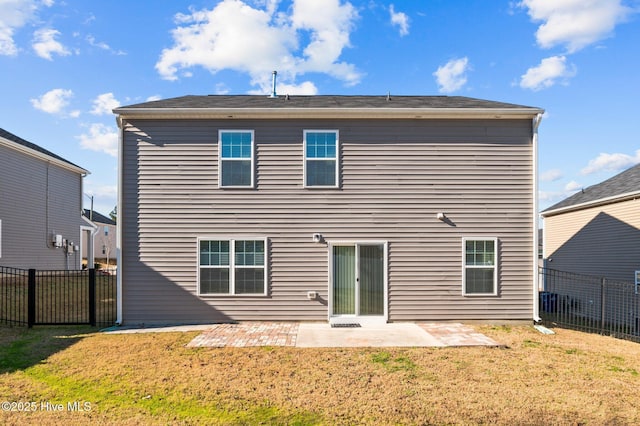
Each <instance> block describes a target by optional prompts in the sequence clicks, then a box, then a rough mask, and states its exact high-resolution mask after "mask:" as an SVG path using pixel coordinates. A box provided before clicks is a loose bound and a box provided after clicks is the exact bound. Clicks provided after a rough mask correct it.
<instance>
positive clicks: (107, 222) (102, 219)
mask: <svg viewBox="0 0 640 426" xmlns="http://www.w3.org/2000/svg"><path fill="white" fill-rule="evenodd" d="M82 215H83V216H84V217H86V218H87V219H89V218H90V217H91V210H89V209H83V210H82ZM93 221H94V222H96V223H104V224H105V225H115V224H116V223H115V222H114V221H113V220H111V218H108V217H107V216H105V215H102V214H100V213H98V212H97V211H95V210H94V211H93Z"/></svg>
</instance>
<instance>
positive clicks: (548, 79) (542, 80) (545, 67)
mask: <svg viewBox="0 0 640 426" xmlns="http://www.w3.org/2000/svg"><path fill="white" fill-rule="evenodd" d="M575 75H576V67H575V66H574V65H570V66H567V58H566V57H565V56H551V57H549V58H544V59H543V60H542V61H540V64H539V65H538V66H536V67H532V68H529V69H528V70H527V72H526V73H525V74H524V75H522V77H521V78H520V87H522V88H523V89H531V90H541V89H547V88H549V87H551V86H553V85H554V84H556V83H557V82H558V81H560V82H562V83H566V82H567V80H568V79H569V78H571V77H573V76H575Z"/></svg>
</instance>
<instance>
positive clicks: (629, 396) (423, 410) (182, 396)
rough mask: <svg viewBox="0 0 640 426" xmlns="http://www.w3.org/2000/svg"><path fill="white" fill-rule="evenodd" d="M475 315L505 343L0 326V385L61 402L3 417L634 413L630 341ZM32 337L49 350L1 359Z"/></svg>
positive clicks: (569, 418)
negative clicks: (207, 342)
mask: <svg viewBox="0 0 640 426" xmlns="http://www.w3.org/2000/svg"><path fill="white" fill-rule="evenodd" d="M476 328H477V330H478V331H480V332H482V333H484V334H486V335H488V336H489V337H491V338H493V339H495V340H496V341H498V342H500V343H503V344H505V345H506V346H507V347H506V348H486V347H473V348H366V349H362V348H354V349H340V348H338V349H301V348H292V347H277V348H275V347H261V348H186V347H185V345H186V344H187V343H188V342H189V341H190V340H191V339H192V338H193V337H195V336H196V335H197V333H167V334H165V333H153V334H151V333H150V334H120V335H105V334H99V333H89V334H87V332H86V330H66V332H65V333H66V334H65V333H60V331H56V330H55V329H48V328H43V329H34V330H22V331H20V332H15V331H13V332H7V329H0V342H1V343H3V347H4V346H5V345H6V344H8V345H10V346H11V345H13V346H12V347H13V348H14V349H13V352H12V351H8V352H7V351H5V352H0V365H3V366H4V367H2V368H1V369H0V393H1V394H2V395H3V399H4V400H7V401H25V402H27V401H34V402H36V403H38V404H41V403H42V401H45V402H47V401H49V402H51V403H53V404H63V405H64V407H65V409H64V410H61V411H57V412H51V411H47V410H44V409H38V410H35V411H34V412H27V413H25V412H15V411H13V412H11V411H2V412H0V423H2V424H24V423H25V422H28V423H42V424H51V423H60V424H62V423H66V424H83V423H86V422H88V421H90V422H94V423H118V424H141V423H144V424H167V423H172V424H196V423H198V424H199V423H207V424H258V423H260V424H301V425H307V424H345V425H352V424H481V423H492V424H582V423H589V424H605V423H606V424H634V423H636V424H637V423H640V413H639V411H638V395H640V377H639V376H638V373H639V369H640V345H638V344H637V343H631V342H626V341H622V340H616V339H613V338H610V337H602V336H598V335H591V334H586V333H580V332H575V331H569V330H561V329H560V330H556V332H557V334H556V335H551V336H548V335H542V334H540V333H538V332H537V331H535V330H534V329H533V328H531V327H490V326H482V327H476ZM9 330H16V329H9ZM32 333H39V334H38V339H34V338H33V335H32ZM65 336H66V337H65ZM65 338H67V339H71V340H70V341H69V342H71V344H69V345H60V346H58V348H57V349H52V348H53V347H55V346H56V345H55V344H54V343H55V342H59V341H60V340H64V339H65ZM47 340H49V341H53V342H54V343H51V344H48V345H47V344H43V343H42V341H47ZM16 342H18V344H17V345H16ZM20 342H22V343H20ZM52 345H53V346H52ZM34 348H36V351H40V350H42V351H44V352H43V353H42V354H41V355H39V356H32V357H31V361H29V362H27V363H23V364H20V363H18V364H16V363H15V361H7V358H13V357H15V356H19V355H20V353H21V351H22V352H23V353H24V352H28V351H30V350H33V349H34ZM38 348H39V349H38ZM3 362H4V363H3ZM70 402H71V403H72V404H73V403H75V402H80V403H88V404H89V408H90V410H84V411H78V410H69V409H68V407H67V404H68V403H70ZM73 407H74V406H73V405H72V406H71V408H73ZM39 408H40V406H39ZM44 408H46V405H45V406H44Z"/></svg>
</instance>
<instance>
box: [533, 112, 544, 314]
mask: <svg viewBox="0 0 640 426" xmlns="http://www.w3.org/2000/svg"><path fill="white" fill-rule="evenodd" d="M541 121H542V113H541V112H540V113H538V114H537V115H536V116H535V118H534V119H533V137H532V138H531V141H532V150H533V215H532V217H533V268H532V269H533V280H532V281H533V289H532V291H533V321H534V322H535V323H538V322H541V321H542V318H540V296H539V295H538V286H539V283H538V278H539V277H538V244H539V242H538V128H539V127H540V122H541Z"/></svg>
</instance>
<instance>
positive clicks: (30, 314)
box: [27, 269, 36, 328]
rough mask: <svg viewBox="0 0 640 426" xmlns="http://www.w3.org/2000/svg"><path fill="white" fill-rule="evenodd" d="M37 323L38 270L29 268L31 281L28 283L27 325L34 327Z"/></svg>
mask: <svg viewBox="0 0 640 426" xmlns="http://www.w3.org/2000/svg"><path fill="white" fill-rule="evenodd" d="M35 323H36V270H35V269H29V281H28V284H27V326H28V327H29V328H31V327H33V326H34V324H35Z"/></svg>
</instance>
